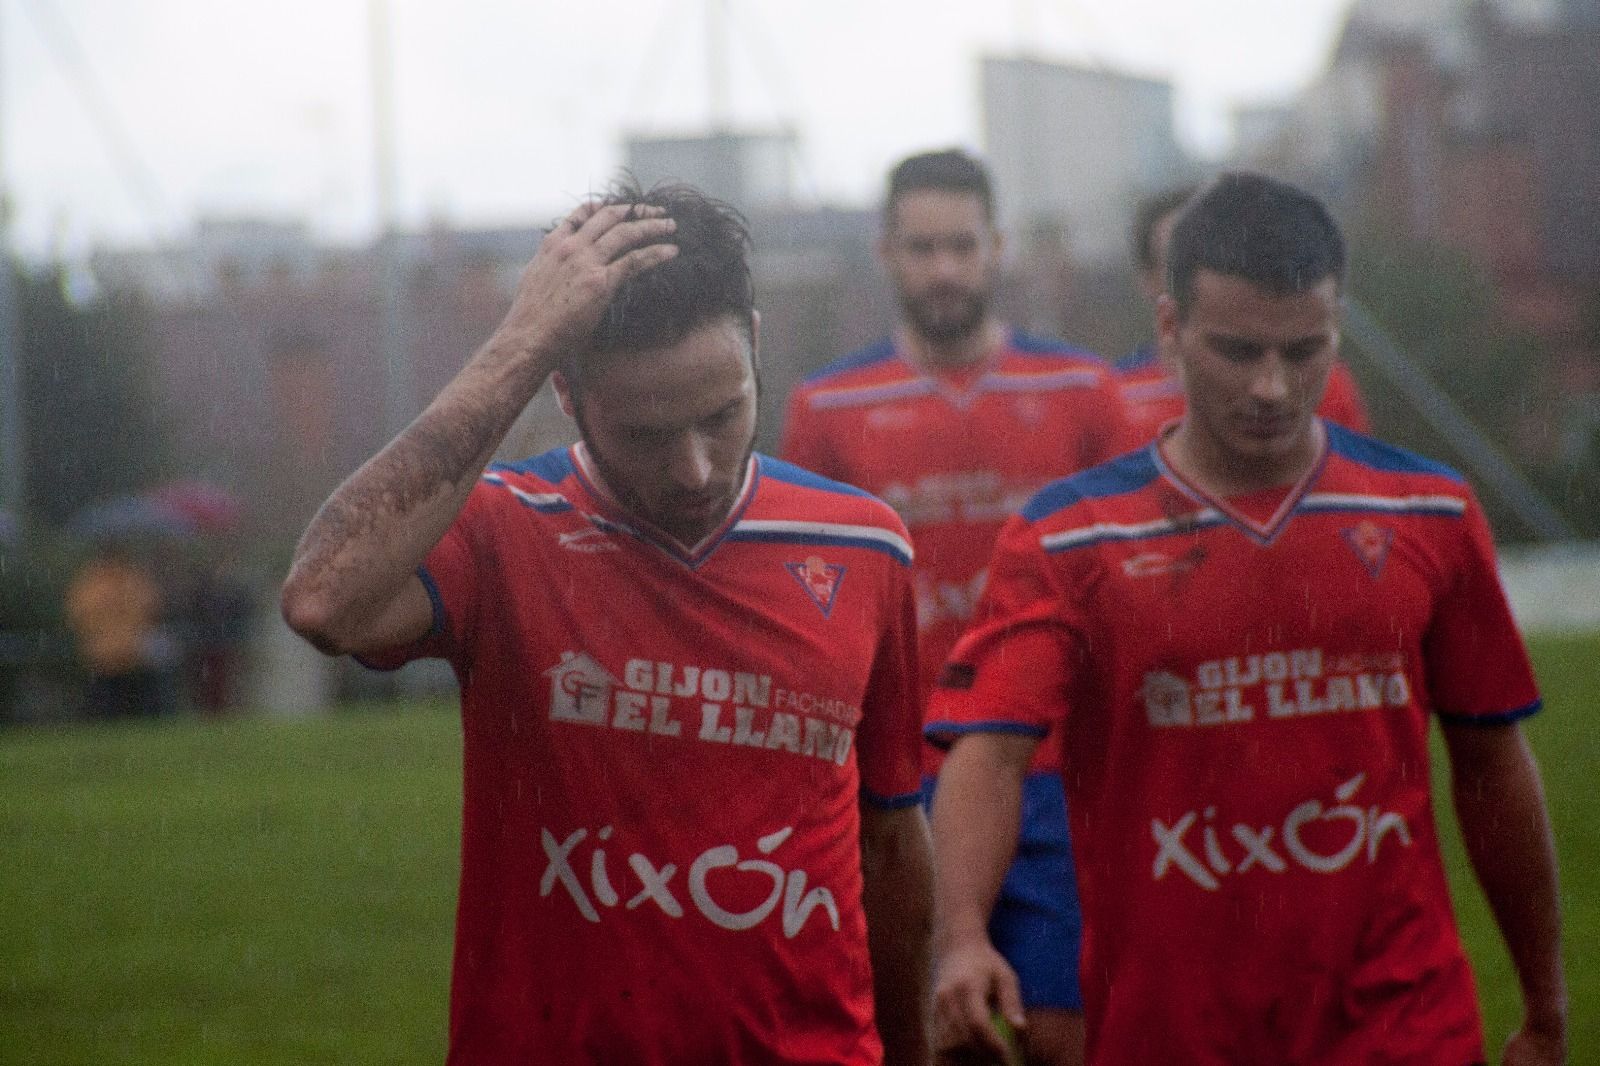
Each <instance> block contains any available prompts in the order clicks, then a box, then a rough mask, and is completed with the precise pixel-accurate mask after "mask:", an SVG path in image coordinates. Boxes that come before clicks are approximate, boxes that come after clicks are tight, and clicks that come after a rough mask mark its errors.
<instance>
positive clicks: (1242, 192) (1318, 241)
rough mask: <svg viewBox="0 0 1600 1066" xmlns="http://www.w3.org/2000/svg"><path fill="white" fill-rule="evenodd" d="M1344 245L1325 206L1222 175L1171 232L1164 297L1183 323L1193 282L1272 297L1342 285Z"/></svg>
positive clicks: (1263, 181)
mask: <svg viewBox="0 0 1600 1066" xmlns="http://www.w3.org/2000/svg"><path fill="white" fill-rule="evenodd" d="M1344 255H1345V252H1344V237H1343V236H1342V235H1341V234H1340V232H1339V225H1338V223H1336V222H1335V221H1334V220H1333V216H1332V215H1330V214H1329V213H1328V209H1327V208H1326V207H1324V206H1323V204H1322V201H1320V200H1318V199H1317V198H1316V197H1315V196H1312V195H1311V194H1310V193H1308V192H1305V191H1303V190H1301V189H1298V188H1296V187H1295V186H1293V185H1290V184H1289V183H1288V182H1283V181H1278V180H1277V179H1276V178H1269V177H1267V176H1265V175H1263V174H1255V173H1251V172H1249V171H1232V172H1228V173H1224V174H1219V175H1218V176H1217V177H1216V178H1214V179H1213V180H1212V181H1210V182H1209V183H1207V184H1206V185H1205V186H1204V187H1203V188H1202V189H1201V190H1200V191H1199V192H1198V193H1196V194H1195V195H1194V198H1193V199H1191V200H1190V201H1189V203H1188V205H1187V206H1185V207H1184V209H1183V213H1182V214H1180V215H1179V216H1178V221H1177V223H1176V224H1175V225H1174V226H1173V227H1172V241H1171V243H1170V244H1169V245H1168V246H1167V291H1168V292H1169V293H1171V294H1172V298H1173V299H1174V300H1175V301H1177V304H1178V314H1179V315H1180V316H1181V315H1185V314H1187V313H1188V311H1189V306H1190V304H1191V303H1192V301H1193V299H1194V278H1195V274H1196V273H1197V272H1199V271H1201V270H1213V271H1216V272H1217V273H1219V274H1227V275H1230V276H1233V277H1237V278H1243V279H1244V280H1245V281H1248V282H1250V283H1251V284H1252V285H1255V286H1256V287H1258V288H1260V289H1262V290H1264V291H1265V292H1268V293H1271V294H1273V295H1274V296H1288V295H1291V294H1294V293H1300V292H1305V291H1307V290H1309V289H1312V288H1314V287H1315V286H1317V285H1319V284H1321V283H1322V282H1323V281H1324V280H1326V279H1327V278H1330V277H1331V278H1333V279H1334V281H1335V282H1337V283H1338V284H1339V285H1340V286H1341V287H1342V286H1343V284H1344V265H1345V262H1344Z"/></svg>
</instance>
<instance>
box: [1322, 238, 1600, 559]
mask: <svg viewBox="0 0 1600 1066" xmlns="http://www.w3.org/2000/svg"><path fill="white" fill-rule="evenodd" d="M1351 238H1352V240H1351V269H1350V293H1351V295H1352V296H1353V297H1354V298H1355V299H1357V300H1359V301H1360V302H1361V303H1362V304H1363V305H1364V306H1365V307H1366V308H1367V310H1368V311H1369V312H1371V314H1372V315H1373V317H1374V318H1376V319H1377V320H1378V322H1379V323H1381V324H1382V326H1383V328H1384V329H1385V330H1386V331H1387V332H1388V333H1389V335H1390V336H1391V337H1392V338H1393V339H1394V340H1395V342H1396V343H1397V344H1398V345H1399V346H1400V349H1401V351H1402V352H1404V353H1405V355H1406V356H1407V357H1408V358H1410V359H1411V360H1412V361H1413V362H1414V363H1415V364H1416V365H1417V367H1418V368H1420V369H1421V370H1422V371H1424V372H1425V373H1426V374H1427V375H1428V376H1429V377H1430V378H1432V379H1433V382H1434V384H1436V385H1437V386H1439V388H1440V389H1442V390H1443V391H1444V392H1445V393H1446V394H1447V395H1449V397H1450V398H1451V399H1452V400H1454V401H1455V402H1456V404H1457V405H1458V406H1459V407H1460V408H1461V410H1462V411H1463V412H1464V413H1465V414H1466V415H1467V417H1468V418H1470V419H1471V420H1472V421H1473V422H1474V423H1475V424H1476V425H1477V427H1478V429H1479V430H1480V431H1481V432H1482V433H1483V434H1484V435H1485V436H1486V437H1487V438H1488V439H1489V440H1490V441H1491V442H1492V443H1493V444H1494V445H1495V447H1497V448H1498V449H1499V450H1500V451H1501V452H1502V453H1504V454H1505V455H1506V456H1508V457H1509V458H1511V460H1512V461H1513V462H1516V463H1518V464H1519V466H1520V467H1521V469H1522V471H1523V473H1524V474H1525V475H1527V476H1528V478H1529V480H1530V481H1532V482H1533V483H1534V485H1535V486H1536V487H1538V488H1539V489H1540V491H1542V492H1544V493H1545V494H1546V495H1547V496H1549V497H1550V499H1551V502H1553V503H1554V504H1555V505H1556V506H1557V507H1558V508H1560V509H1561V510H1562V511H1563V513H1564V514H1565V515H1566V517H1567V518H1568V519H1569V520H1570V521H1571V522H1573V523H1574V524H1575V525H1577V526H1578V527H1579V528H1580V529H1581V530H1583V531H1585V532H1586V533H1588V534H1591V535H1594V534H1597V533H1600V514H1597V513H1596V512H1597V510H1600V508H1597V506H1596V501H1597V500H1600V471H1597V470H1596V468H1595V467H1596V464H1595V463H1593V462H1591V463H1588V464H1583V465H1582V467H1581V468H1579V467H1574V466H1572V465H1570V464H1554V463H1551V464H1549V465H1541V464H1540V463H1539V462H1538V461H1537V460H1535V459H1530V458H1528V451H1529V449H1528V447H1527V446H1526V444H1527V440H1528V432H1529V430H1530V428H1532V427H1536V426H1539V425H1541V424H1543V425H1548V424H1549V422H1550V421H1551V420H1553V419H1557V418H1560V417H1561V412H1560V410H1559V408H1558V407H1557V406H1555V402H1556V401H1557V400H1559V399H1560V398H1558V397H1553V396H1550V395H1548V392H1549V390H1550V387H1551V386H1550V384H1549V374H1548V369H1549V367H1550V353H1549V351H1548V349H1547V348H1546V347H1545V346H1544V345H1543V344H1541V343H1540V342H1539V340H1538V339H1537V338H1535V337H1533V336H1531V335H1530V334H1528V333H1527V332H1525V331H1522V330H1519V329H1517V328H1516V327H1515V326H1514V325H1512V324H1511V323H1509V322H1507V321H1506V320H1505V319H1504V318H1503V317H1501V316H1500V314H1499V312H1498V311H1497V308H1496V295H1495V291H1494V289H1493V287H1492V285H1491V283H1490V280H1489V279H1488V278H1487V277H1486V276H1485V275H1484V274H1483V273H1482V272H1481V271H1480V270H1478V269H1477V268H1476V267H1474V266H1473V265H1472V264H1471V263H1470V262H1469V261H1468V260H1467V258H1466V257H1465V256H1464V255H1462V254H1460V253H1458V252H1455V251H1452V250H1450V249H1447V248H1443V247H1440V246H1437V245H1423V244H1417V243H1412V242H1405V241H1401V240H1397V239H1395V238H1393V237H1390V236H1387V235H1384V234H1382V233H1379V232H1377V231H1375V230H1371V229H1366V230H1362V229H1356V230H1354V231H1353V232H1352V234H1351ZM1344 355H1345V358H1346V360H1347V361H1348V362H1349V363H1350V366H1351V370H1352V371H1353V372H1354V373H1355V375H1356V377H1357V379H1358V381H1359V382H1360V385H1361V389H1362V398H1363V400H1364V401H1365V402H1366V405H1367V410H1368V412H1369V413H1370V414H1371V416H1372V423H1373V431H1374V433H1375V434H1376V435H1377V436H1379V437H1381V438H1383V439H1384V440H1388V441H1392V442H1393V443H1395V444H1398V445H1400V446H1401V447H1404V448H1408V449H1411V450H1413V451H1417V452H1420V453H1422V454H1424V455H1428V456H1431V457H1433V458H1437V459H1440V460H1442V461H1444V462H1447V463H1450V464H1451V465H1454V466H1457V467H1459V468H1460V469H1461V470H1462V471H1463V472H1464V473H1465V474H1467V475H1468V476H1469V477H1472V476H1473V471H1472V469H1471V468H1470V466H1468V465H1467V464H1466V462H1465V460H1464V458H1463V457H1462V456H1461V455H1460V453H1459V452H1457V450H1456V449H1455V448H1454V447H1453V446H1452V445H1451V444H1450V442H1449V441H1447V440H1446V439H1445V438H1443V437H1442V436H1440V435H1439V434H1438V433H1436V432H1435V431H1434V430H1433V429H1432V427H1430V426H1429V425H1428V424H1427V423H1426V422H1425V421H1423V420H1422V419H1421V418H1419V417H1418V415H1417V412H1416V410H1415V409H1414V408H1413V407H1412V406H1411V404H1410V403H1409V401H1407V400H1406V399H1405V398H1404V397H1403V396H1402V395H1401V394H1400V393H1399V392H1398V391H1397V390H1396V389H1395V388H1393V387H1392V386H1391V385H1390V384H1389V382H1388V381H1387V379H1386V378H1385V377H1384V376H1383V375H1382V374H1381V373H1380V372H1379V371H1378V370H1377V369H1376V368H1375V367H1373V366H1372V365H1371V364H1370V363H1369V362H1368V361H1367V359H1366V357H1365V355H1364V353H1362V352H1361V351H1360V349H1359V348H1357V347H1355V346H1354V345H1353V344H1346V345H1345V348H1344ZM1590 455H1591V456H1592V457H1593V456H1600V452H1595V451H1593V450H1591V452H1590ZM1476 480H1477V479H1476V478H1474V481H1476ZM1480 499H1481V500H1482V502H1483V505H1484V509H1485V511H1486V512H1487V513H1488V515H1489V519H1490V521H1491V522H1492V523H1493V525H1494V527H1495V529H1496V532H1497V533H1498V534H1500V535H1501V537H1502V538H1503V539H1506V540H1518V539H1525V538H1527V537H1528V536H1529V535H1530V532H1531V531H1530V530H1528V529H1527V528H1526V527H1525V526H1524V525H1523V524H1522V522H1521V521H1520V520H1519V519H1518V518H1517V517H1516V515H1515V513H1514V512H1512V511H1511V510H1510V509H1509V508H1508V507H1507V506H1506V505H1505V504H1504V503H1503V502H1502V501H1501V500H1500V499H1498V498H1497V497H1496V496H1495V495H1494V494H1493V493H1491V492H1489V491H1486V490H1484V491H1480Z"/></svg>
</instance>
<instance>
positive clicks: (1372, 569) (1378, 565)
mask: <svg viewBox="0 0 1600 1066" xmlns="http://www.w3.org/2000/svg"><path fill="white" fill-rule="evenodd" d="M1340 532H1341V533H1343V534H1344V540H1345V543H1346V544H1348V545H1350V550H1351V551H1353V552H1355V553H1356V558H1357V559H1360V560H1361V565H1362V566H1364V567H1366V568H1367V573H1369V574H1371V575H1372V579H1373V580H1374V581H1376V580H1377V579H1378V576H1379V575H1380V574H1382V573H1383V565H1384V563H1386V562H1388V561H1389V545H1390V544H1392V543H1394V530H1392V529H1387V528H1385V527H1383V526H1380V525H1378V524H1377V523H1376V522H1372V521H1364V522H1362V523H1361V524H1360V525H1358V526H1352V527H1350V528H1348V529H1343V530H1340Z"/></svg>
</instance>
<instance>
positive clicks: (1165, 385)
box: [1115, 185, 1371, 444]
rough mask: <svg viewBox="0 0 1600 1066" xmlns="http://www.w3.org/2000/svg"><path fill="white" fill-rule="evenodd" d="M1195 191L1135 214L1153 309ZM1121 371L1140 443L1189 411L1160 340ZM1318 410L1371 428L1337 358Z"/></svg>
mask: <svg viewBox="0 0 1600 1066" xmlns="http://www.w3.org/2000/svg"><path fill="white" fill-rule="evenodd" d="M1194 192H1195V186H1193V185H1185V186H1181V187H1179V188H1176V189H1171V190H1169V191H1167V192H1165V193H1162V194H1160V195H1158V196H1153V197H1151V198H1150V199H1148V200H1145V201H1144V202H1143V203H1141V204H1140V205H1139V208H1138V210H1137V211H1135V212H1134V217H1133V258H1134V266H1135V268H1136V269H1135V272H1134V273H1135V280H1136V281H1137V282H1138V285H1139V292H1140V294H1141V295H1143V296H1144V298H1145V299H1146V300H1147V301H1149V303H1150V306H1151V307H1152V308H1154V307H1155V306H1156V304H1157V302H1158V301H1159V300H1160V298H1161V294H1162V293H1163V292H1165V291H1166V290H1167V244H1168V242H1169V241H1171V239H1172V226H1173V223H1175V222H1176V221H1177V219H1178V213H1179V212H1180V211H1182V210H1183V205H1184V204H1185V203H1187V202H1188V201H1189V198H1190V197H1192V196H1193V195H1194ZM1115 370H1116V376H1117V384H1118V387H1119V389H1120V391H1121V394H1122V402H1123V405H1124V407H1125V410H1126V413H1127V418H1128V424H1129V428H1130V430H1131V431H1132V433H1133V435H1134V438H1135V442H1136V443H1138V444H1144V443H1146V442H1148V441H1150V440H1153V439H1155V436H1156V434H1157V433H1159V432H1160V431H1161V427H1162V426H1164V425H1166V424H1167V423H1168V422H1173V421H1176V420H1177V419H1178V418H1180V417H1181V416H1182V415H1183V385H1182V384H1181V383H1180V382H1179V381H1178V379H1177V377H1176V375H1175V374H1174V373H1173V369H1172V367H1171V366H1170V365H1168V363H1167V361H1166V360H1165V359H1163V358H1162V357H1161V354H1160V353H1159V352H1158V351H1157V350H1156V346H1155V345H1154V344H1141V345H1140V346H1139V347H1137V348H1135V349H1134V350H1133V351H1132V352H1130V353H1129V354H1127V355H1126V356H1124V357H1123V358H1122V359H1120V360H1119V361H1118V362H1117V365H1116V367H1115ZM1317 414H1319V415H1321V416H1322V417H1323V418H1325V419H1327V420H1328V421H1330V422H1337V423H1339V424H1340V425H1341V426H1344V427H1345V428H1346V429H1353V430H1355V431H1356V432H1358V433H1367V432H1369V431H1370V429H1371V424H1370V422H1369V421H1368V419H1367V411H1366V408H1365V407H1363V406H1362V403H1361V392H1360V390H1359V389H1357V388H1356V379H1355V378H1354V377H1353V376H1352V375H1351V373H1350V368H1349V367H1348V366H1346V365H1345V364H1344V361H1343V360H1340V359H1335V360H1334V363H1333V369H1332V370H1331V371H1330V372H1329V374H1328V386H1327V389H1326V391H1324V393H1323V395H1322V402H1321V403H1320V404H1319V405H1318V407H1317Z"/></svg>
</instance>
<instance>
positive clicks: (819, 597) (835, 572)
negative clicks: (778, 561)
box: [783, 555, 844, 618]
mask: <svg viewBox="0 0 1600 1066" xmlns="http://www.w3.org/2000/svg"><path fill="white" fill-rule="evenodd" d="M783 566H784V569H786V570H788V571H789V573H791V574H793V575H794V579H795V580H796V581H798V582H800V587H801V588H803V589H805V590H806V595H808V596H810V597H811V602H813V603H815V604H816V605H817V608H818V609H819V610H821V611H822V617H824V618H827V617H828V616H829V615H831V614H832V613H833V601H834V598H835V597H836V596H838V595H839V585H840V583H841V582H843V581H844V567H842V566H839V565H838V564H837V563H825V562H823V561H822V559H821V558H819V557H818V556H815V555H812V556H808V557H807V558H806V561H805V562H803V563H784V564H783Z"/></svg>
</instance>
